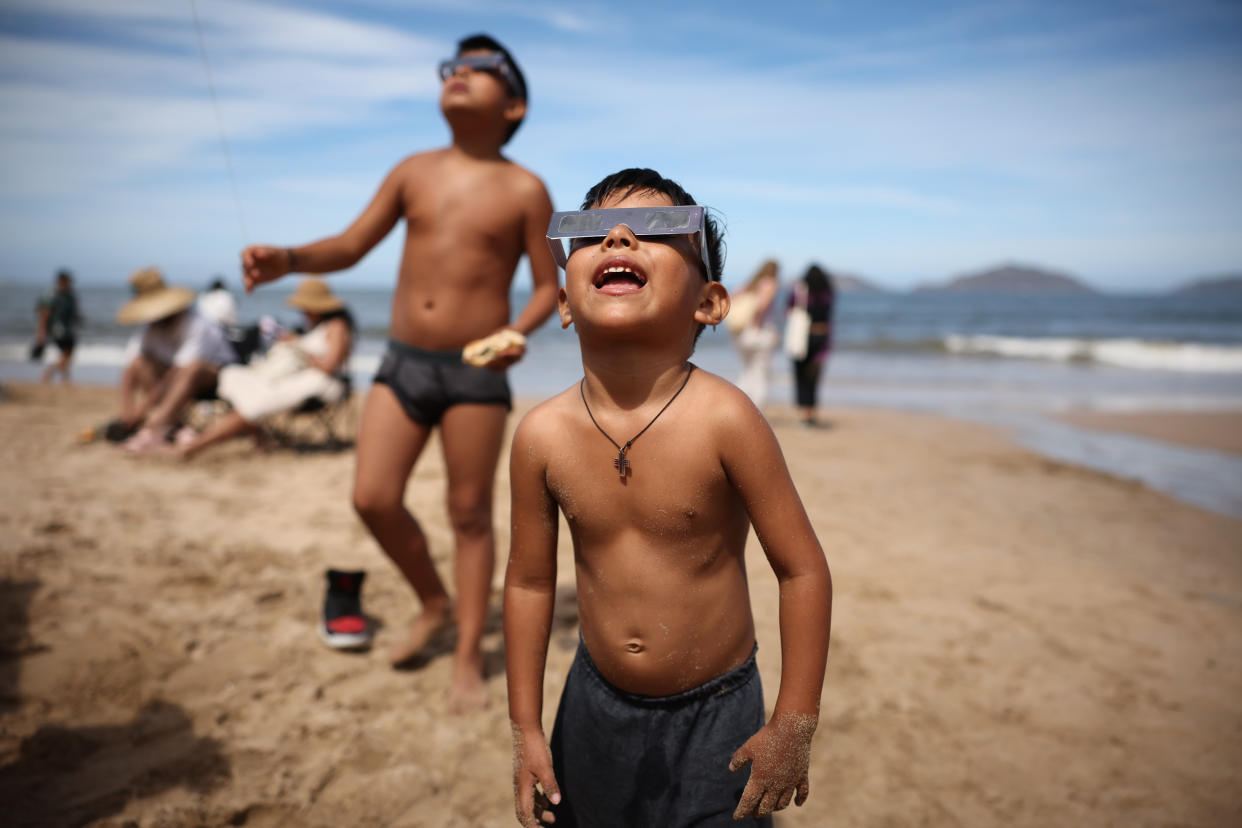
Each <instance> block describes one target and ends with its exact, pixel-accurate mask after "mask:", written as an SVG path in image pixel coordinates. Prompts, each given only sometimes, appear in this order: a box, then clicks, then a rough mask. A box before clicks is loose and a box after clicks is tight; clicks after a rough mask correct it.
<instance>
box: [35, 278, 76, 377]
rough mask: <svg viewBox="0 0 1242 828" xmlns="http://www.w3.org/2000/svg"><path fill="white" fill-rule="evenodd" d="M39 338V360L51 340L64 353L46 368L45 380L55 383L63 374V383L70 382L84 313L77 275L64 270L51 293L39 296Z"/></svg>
mask: <svg viewBox="0 0 1242 828" xmlns="http://www.w3.org/2000/svg"><path fill="white" fill-rule="evenodd" d="M35 324H36V326H35V341H34V347H33V348H32V349H31V352H30V353H31V356H32V357H33V358H35V359H39V358H41V357H42V356H43V349H44V348H45V347H46V346H47V342H48V340H51V342H52V344H53V345H55V346H56V350H57V351H59V352H60V355H59V356H58V358H57V360H56V361H55V362H51V363H48V365H47V367H46V368H44V369H43V382H45V383H46V382H51V381H52V377H54V376H56V375H57V374H60V378H61V382H63V383H65V384H66V385H68V384H69V363H70V362H71V361H72V360H73V351H74V349H75V348H76V347H77V346H78V328H79V327H80V326H81V324H82V314H81V312H80V311H79V309H78V295H77V293H75V292H74V290H73V274H72V273H70V272H69V271H68V270H61V271H60V272H58V273H57V274H56V284H55V286H54V287H53V289H52V292H51V293H48V294H44V295H43V296H41V297H39V301H38V303H37V304H36V305H35Z"/></svg>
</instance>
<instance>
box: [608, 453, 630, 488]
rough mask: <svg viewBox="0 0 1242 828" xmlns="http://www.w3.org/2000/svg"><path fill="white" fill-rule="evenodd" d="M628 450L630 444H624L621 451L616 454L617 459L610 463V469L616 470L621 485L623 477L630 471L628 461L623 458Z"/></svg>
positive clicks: (623, 480) (626, 458)
mask: <svg viewBox="0 0 1242 828" xmlns="http://www.w3.org/2000/svg"><path fill="white" fill-rule="evenodd" d="M629 449H630V444H629V443H626V444H625V445H624V446H622V447H621V450H620V451H618V452H617V459H616V460H613V461H612V467H613V468H614V469H616V470H617V474H619V475H621V482H622V483H624V482H625V475H626V473H627V472H628V471H629V470H630V459H629V458H628V457H626V456H625V453H626V452H627V451H629Z"/></svg>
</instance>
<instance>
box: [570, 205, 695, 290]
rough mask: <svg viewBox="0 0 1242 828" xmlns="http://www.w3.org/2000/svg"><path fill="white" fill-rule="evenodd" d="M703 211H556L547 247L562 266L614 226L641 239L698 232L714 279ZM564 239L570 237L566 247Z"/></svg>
mask: <svg viewBox="0 0 1242 828" xmlns="http://www.w3.org/2000/svg"><path fill="white" fill-rule="evenodd" d="M704 221H705V219H704V211H703V208H702V207H701V206H699V205H697V204H696V205H691V206H688V207H614V208H612V209H610V210H570V211H566V212H562V213H553V214H552V220H551V221H550V222H549V223H548V247H549V248H550V249H551V250H552V256H553V258H555V259H556V263H557V264H558V265H560V266H561V267H562V268H564V267H565V265H566V263H567V262H568V261H569V256H570V255H571V254H572V253H573V252H574V251H575V250H577V249H578V248H580V247H584V246H586V245H587V244H598V243H599V240H600V239H602V238H603V237H604V236H607V235H608V233H609V231H611V230H612V228H614V227H616V226H618V225H621V224H624V225H625V226H626V227H628V228H630V232H631V233H633V234H634V235H635V236H638V237H639V238H647V237H651V236H685V235H689V234H691V233H698V235H699V256H700V258H701V259H702V261H703V275H704V276H706V277H707V279H708V281H711V264H710V259H708V257H707V233H706V232H705V227H704ZM562 239H569V250H568V252H567V251H566V250H565V244H564V242H562V241H561V240H562Z"/></svg>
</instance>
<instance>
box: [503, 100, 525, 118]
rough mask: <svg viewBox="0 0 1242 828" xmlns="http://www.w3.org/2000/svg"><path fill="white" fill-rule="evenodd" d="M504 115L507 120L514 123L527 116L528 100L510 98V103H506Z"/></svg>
mask: <svg viewBox="0 0 1242 828" xmlns="http://www.w3.org/2000/svg"><path fill="white" fill-rule="evenodd" d="M504 117H505V120H506V121H509V122H510V123H514V124H516V123H517V122H518V121H520V120H522V119H523V118H525V117H526V101H523V100H520V99H518V98H510V99H509V103H508V104H506V105H505V112H504Z"/></svg>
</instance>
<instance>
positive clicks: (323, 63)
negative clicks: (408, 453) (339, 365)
mask: <svg viewBox="0 0 1242 828" xmlns="http://www.w3.org/2000/svg"><path fill="white" fill-rule="evenodd" d="M666 5H667V4H663V3H655V2H646V0H630V2H627V3H623V4H616V3H598V2H593V0H581V1H580V2H572V3H568V2H566V3H561V2H556V0H549V2H531V3H510V2H487V0H481V1H480V2H470V0H465V2H449V0H424V1H423V2H420V1H419V0H352V2H328V1H327V0H322V1H321V2H301V3H292V2H270V1H265V2H260V1H259V0H198V4H197V9H198V15H199V19H200V21H201V23H202V30H203V35H204V40H205V44H206V49H207V54H208V56H209V60H210V66H211V69H212V74H213V77H214V79H215V85H216V89H217V92H218V94H219V101H220V112H221V116H222V120H223V125H224V133H225V135H226V137H227V141H228V145H229V148H230V150H231V156H232V162H233V169H234V171H235V173H236V180H237V186H238V195H239V199H238V200H237V201H236V202H235V200H234V198H233V194H232V189H231V187H230V182H229V178H228V175H227V172H226V166H225V160H224V158H225V156H224V153H223V152H222V149H221V141H220V132H219V129H218V127H217V121H216V117H215V114H214V111H213V108H212V104H211V100H210V97H209V94H208V87H207V83H206V79H205V77H206V76H205V71H204V65H203V60H202V58H201V56H200V52H199V47H198V41H197V39H196V37H195V31H194V27H193V22H192V16H191V5H190V2H189V0H148V2H139V1H138V0H90V2H87V0H4V2H3V3H2V4H0V111H3V112H4V113H5V114H4V117H3V118H0V180H2V181H3V185H2V186H0V281H3V280H5V279H17V280H20V281H30V280H37V281H43V280H48V279H50V277H51V275H52V273H53V271H54V270H55V269H56V268H57V267H60V266H69V267H71V268H73V269H74V270H75V271H76V272H77V274H78V276H79V279H80V280H82V281H84V282H93V283H104V282H114V281H120V280H122V279H123V278H124V277H125V276H126V275H127V274H128V273H129V272H130V271H132V270H134V269H136V268H137V267H140V266H142V265H146V264H156V265H159V266H160V267H162V268H163V269H164V270H165V272H166V273H167V274H168V276H169V277H170V279H171V280H173V281H175V282H180V283H183V284H187V285H191V286H199V285H201V284H202V283H205V281H206V280H207V278H208V276H209V275H210V274H211V273H213V272H222V273H225V274H226V275H228V276H229V277H230V278H235V275H236V272H237V266H236V261H237V253H238V251H239V249H240V248H241V246H242V244H243V241H251V242H269V243H275V244H293V243H301V242H305V241H310V240H312V239H315V238H318V237H322V236H324V235H329V234H332V233H335V232H337V231H339V230H340V229H342V228H343V227H345V226H346V225H347V224H348V223H349V222H350V221H351V220H352V219H353V218H354V216H355V215H356V214H357V213H358V212H359V211H360V210H361V209H362V207H363V206H364V205H365V204H366V203H367V201H368V200H369V199H370V197H371V195H372V194H373V192H374V189H375V188H376V187H377V186H378V184H379V181H380V179H381V178H382V177H383V176H384V174H385V173H386V172H387V171H388V170H389V169H390V168H391V167H392V166H393V165H394V164H395V163H396V162H397V161H398V160H399V159H401V158H402V157H404V156H405V155H407V154H409V153H411V152H415V151H418V150H421V149H427V148H431V147H435V146H440V145H443V144H445V143H446V142H447V140H448V132H447V129H446V127H445V125H444V122H443V120H442V119H441V117H440V114H439V111H438V108H437V105H436V99H437V94H438V88H439V82H438V79H437V77H436V73H435V67H436V64H437V62H438V60H439V59H440V58H442V57H444V56H447V55H448V54H450V53H451V51H452V49H453V44H454V43H455V41H456V40H457V39H458V38H459V37H461V36H462V35H465V34H468V33H473V32H475V31H478V30H485V31H487V32H489V33H491V34H493V35H494V36H496V37H497V38H499V39H500V40H501V41H503V42H504V43H506V45H508V46H509V48H510V49H511V51H513V52H514V54H515V55H516V57H517V59H518V61H519V63H520V64H521V65H522V68H523V70H524V72H525V74H526V76H527V78H528V82H529V85H530V89H531V108H530V113H529V116H528V118H527V121H526V123H525V125H524V126H523V127H522V129H521V130H520V131H519V133H518V134H517V136H516V137H515V138H514V140H513V141H512V142H511V143H510V144H509V147H508V148H507V154H508V155H509V156H510V157H511V158H513V159H514V160H515V161H517V162H518V163H521V164H523V165H525V166H527V167H529V168H531V169H532V170H534V171H535V172H536V173H537V174H539V175H540V176H541V177H542V178H543V179H544V181H545V182H546V183H547V185H548V188H549V190H550V191H551V193H552V197H553V200H554V202H555V203H556V205H557V206H558V207H560V208H563V209H564V208H570V207H573V206H576V204H577V203H578V201H579V199H580V198H581V196H582V193H583V192H584V191H585V190H586V189H587V187H589V186H590V185H591V184H593V183H594V182H595V181H596V180H598V179H599V178H601V177H603V176H604V175H605V174H607V173H610V172H613V171H615V170H616V169H619V168H621V167H625V166H636V165H638V166H651V167H655V168H656V169H658V170H660V171H661V172H663V173H664V174H666V175H668V176H670V177H672V178H675V179H677V180H679V181H680V182H681V183H682V184H683V185H684V186H685V187H686V188H687V189H688V190H689V191H690V192H691V193H693V194H694V195H695V197H696V198H697V199H698V200H699V201H700V202H701V203H705V204H707V205H709V206H711V207H713V208H714V209H715V210H716V211H718V213H719V214H720V215H721V216H722V217H723V219H724V221H725V223H726V225H727V235H726V242H727V244H728V262H727V267H726V283H729V284H735V283H737V282H739V281H741V280H743V279H745V278H746V277H747V276H748V275H749V273H750V272H751V271H752V270H753V269H754V268H755V267H756V266H757V265H758V263H759V262H760V261H761V260H762V259H763V258H766V257H768V256H774V257H776V258H778V259H779V260H780V261H781V263H782V266H783V272H784V274H785V275H786V276H790V275H792V274H794V273H797V272H800V271H801V270H802V269H804V268H805V267H806V265H807V264H808V263H810V262H811V261H818V262H821V263H823V264H825V265H826V266H828V267H829V268H830V269H833V270H840V271H843V272H847V273H853V274H858V275H861V276H863V277H866V278H869V279H872V280H874V281H877V282H879V283H880V284H883V285H886V286H889V287H894V288H905V287H910V286H912V285H914V284H917V283H920V282H925V281H935V280H942V279H945V278H948V277H950V276H954V275H959V274H962V273H967V272H972V271H976V270H979V269H982V268H984V267H988V266H990V265H994V264H997V263H1001V262H1011V261H1017V262H1023V263H1032V264H1038V265H1042V266H1046V267H1049V268H1052V269H1056V270H1060V271H1063V272H1068V273H1070V274H1073V275H1076V276H1078V277H1081V278H1083V279H1085V280H1087V281H1089V282H1091V283H1092V284H1095V285H1097V286H1099V287H1102V288H1105V289H1113V290H1147V289H1159V288H1164V287H1167V286H1170V285H1172V284H1175V283H1178V282H1180V281H1183V280H1185V279H1187V278H1191V277H1195V276H1200V275H1210V274H1218V273H1224V272H1237V271H1240V270H1242V48H1240V46H1242V4H1239V3H1237V2H1215V1H1214V0H1202V1H1201V0H1172V1H1171V2H1165V1H1164V0H1148V1H1146V2H1138V0H1134V1H1133V2H1131V1H1128V0H1116V2H1089V0H1088V1H1086V2H1061V1H1060V0H1053V1H1052V2H1048V1H1047V0H1033V1H1032V2H1006V1H1005V0H995V1H993V0H989V1H988V2H893V3H879V2H877V3H864V2H824V3H814V4H812V3H806V4H798V3H789V4H780V3H759V4H756V3H753V2H737V3H734V2H711V3H698V2H686V3H682V4H678V5H677V8H678V10H677V11H668V10H666ZM238 205H240V215H239V209H238ZM243 226H244V231H243ZM401 232H402V231H401V229H400V228H398V229H397V230H395V231H394V232H393V234H392V235H391V236H390V237H389V239H388V240H386V241H385V242H384V243H383V244H382V245H381V246H380V247H378V248H377V249H376V250H375V251H373V252H372V254H371V255H370V256H369V257H368V258H367V259H365V260H364V261H363V262H362V263H361V264H359V265H358V267H357V268H355V270H354V271H353V272H352V273H351V274H350V275H348V276H346V277H345V278H348V279H350V280H351V282H352V283H353V284H356V285H368V286H371V285H375V286H382V285H388V284H391V282H392V279H393V275H394V273H395V271H396V262H397V257H398V255H399V252H400V235H401ZM519 279H520V280H526V279H527V276H526V274H525V266H524V265H523V266H522V268H521V269H520V275H519Z"/></svg>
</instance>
